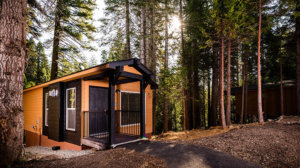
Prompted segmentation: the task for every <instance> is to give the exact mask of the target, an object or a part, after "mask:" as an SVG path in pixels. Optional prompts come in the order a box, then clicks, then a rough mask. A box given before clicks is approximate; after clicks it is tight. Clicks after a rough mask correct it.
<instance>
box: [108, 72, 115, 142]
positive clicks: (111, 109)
mask: <svg viewBox="0 0 300 168" xmlns="http://www.w3.org/2000/svg"><path fill="white" fill-rule="evenodd" d="M114 78H115V75H114V72H111V74H110V75H109V89H108V122H109V123H108V130H109V145H113V144H114V143H115V79H114Z"/></svg>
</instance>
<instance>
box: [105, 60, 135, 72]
mask: <svg viewBox="0 0 300 168" xmlns="http://www.w3.org/2000/svg"><path fill="white" fill-rule="evenodd" d="M135 59H136V58H133V59H128V60H120V61H113V62H108V64H109V68H112V69H116V68H117V67H118V66H125V65H129V66H130V65H133V64H134V62H135Z"/></svg>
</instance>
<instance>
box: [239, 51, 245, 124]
mask: <svg viewBox="0 0 300 168" xmlns="http://www.w3.org/2000/svg"><path fill="white" fill-rule="evenodd" d="M244 57H245V56H244ZM243 62H244V66H243V77H242V79H243V85H242V107H241V116H240V123H241V124H243V123H244V121H243V120H244V114H245V68H246V66H245V58H244V61H243Z"/></svg>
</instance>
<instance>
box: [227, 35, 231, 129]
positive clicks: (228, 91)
mask: <svg viewBox="0 0 300 168" xmlns="http://www.w3.org/2000/svg"><path fill="white" fill-rule="evenodd" d="M227 43H228V44H227V45H228V51H227V110H226V123H227V126H229V125H231V70H230V68H231V40H230V38H229V39H228V42H227Z"/></svg>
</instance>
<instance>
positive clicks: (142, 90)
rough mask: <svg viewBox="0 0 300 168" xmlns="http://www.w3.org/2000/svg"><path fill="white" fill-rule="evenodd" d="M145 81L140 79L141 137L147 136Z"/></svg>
mask: <svg viewBox="0 0 300 168" xmlns="http://www.w3.org/2000/svg"><path fill="white" fill-rule="evenodd" d="M146 87H147V85H146ZM146 87H145V82H144V81H143V80H141V81H140V112H141V115H140V117H141V118H140V120H141V125H140V127H141V129H140V131H141V135H140V136H141V138H142V137H144V136H146V134H145V88H146Z"/></svg>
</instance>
